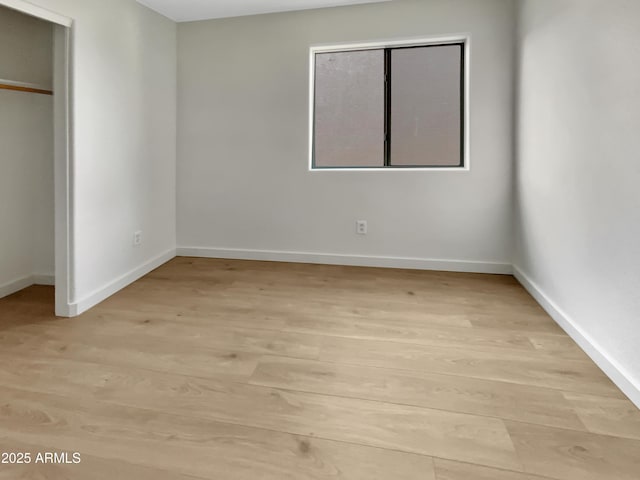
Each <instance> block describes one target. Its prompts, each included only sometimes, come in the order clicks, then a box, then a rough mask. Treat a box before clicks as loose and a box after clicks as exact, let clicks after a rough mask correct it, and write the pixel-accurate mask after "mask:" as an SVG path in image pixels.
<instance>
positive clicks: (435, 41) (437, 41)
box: [309, 33, 471, 173]
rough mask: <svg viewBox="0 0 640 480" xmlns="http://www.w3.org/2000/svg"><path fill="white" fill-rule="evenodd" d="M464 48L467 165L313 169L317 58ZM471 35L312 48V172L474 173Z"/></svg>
mask: <svg viewBox="0 0 640 480" xmlns="http://www.w3.org/2000/svg"><path fill="white" fill-rule="evenodd" d="M459 43H462V44H463V45H464V52H465V53H464V92H463V96H464V138H463V139H462V141H463V145H464V156H463V159H464V165H463V166H461V167H438V168H434V167H404V168H393V167H369V168H366V167H365V168H350V167H332V168H314V167H313V148H314V144H313V142H314V123H315V98H314V97H315V78H316V62H315V59H316V54H317V53H331V52H342V51H353V50H379V49H384V48H394V47H416V46H428V45H447V44H459ZM470 79H471V35H470V34H468V33H463V34H455V35H447V36H431V37H418V38H415V37H412V38H404V39H395V40H386V41H385V40H382V41H375V42H361V43H340V44H328V45H327V44H325V45H314V46H311V47H310V48H309V171H310V172H387V173H389V172H416V171H418V172H468V171H469V170H470V169H471V155H470V152H471V148H470V147H471V128H470V126H471V122H470V119H471V109H470V104H471V102H470V88H471V82H470Z"/></svg>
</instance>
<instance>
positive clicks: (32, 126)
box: [0, 7, 54, 294]
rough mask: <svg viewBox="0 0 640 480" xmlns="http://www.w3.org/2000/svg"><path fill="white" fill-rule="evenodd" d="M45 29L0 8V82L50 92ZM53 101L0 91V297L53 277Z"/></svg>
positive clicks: (49, 42) (49, 41)
mask: <svg viewBox="0 0 640 480" xmlns="http://www.w3.org/2000/svg"><path fill="white" fill-rule="evenodd" d="M52 59H53V28H52V26H51V24H49V23H47V22H43V21H40V20H37V19H35V18H33V17H30V16H28V15H23V14H21V13H18V12H16V11H15V10H10V9H8V8H4V7H0V79H3V80H13V81H19V82H27V83H33V84H37V85H40V86H42V87H45V88H49V89H50V88H51V85H52V75H53V61H52ZM53 213H54V212H53V99H52V97H51V96H48V95H40V94H34V93H24V92H17V91H11V90H0V294H1V293H2V291H3V289H2V286H3V285H7V284H13V283H14V282H16V281H18V280H21V279H24V278H25V277H30V276H32V275H40V276H53V274H54V252H53V247H54V231H53V230H54V228H53V226H54V218H53Z"/></svg>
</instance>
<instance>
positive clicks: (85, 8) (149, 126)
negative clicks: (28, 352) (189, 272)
mask: <svg viewBox="0 0 640 480" xmlns="http://www.w3.org/2000/svg"><path fill="white" fill-rule="evenodd" d="M32 3H34V4H36V5H37V6H40V7H43V8H47V9H49V10H51V11H53V12H55V13H58V14H60V15H64V16H67V17H70V18H72V19H73V20H74V24H73V49H72V64H73V74H72V79H71V82H72V93H71V95H72V102H73V108H72V122H73V142H74V148H73V171H72V176H73V179H72V186H71V189H72V202H73V204H72V211H73V231H72V238H71V241H72V245H73V251H72V267H71V269H72V285H71V303H72V304H77V305H78V308H79V309H80V310H83V309H85V308H88V307H89V306H91V305H93V304H94V303H96V302H98V301H100V300H101V299H103V298H104V297H105V296H107V295H109V294H110V293H113V292H114V291H115V290H117V289H118V288H120V287H122V286H124V285H125V284H126V283H128V282H129V281H131V280H133V279H135V277H137V276H139V275H140V274H142V273H145V272H146V270H148V269H149V268H151V266H153V265H155V264H157V263H158V262H161V261H163V260H164V259H166V258H170V256H171V255H173V251H174V248H175V153H176V143H175V121H176V25H175V23H174V22H172V21H171V20H169V19H167V18H165V17H163V16H161V15H159V14H157V13H155V12H153V11H152V10H149V9H147V8H146V7H143V6H141V5H139V4H137V3H136V2H135V1H134V0H109V1H104V0H32ZM137 230H142V231H143V238H144V244H143V245H142V246H141V247H139V248H134V247H133V233H134V232H135V231H137Z"/></svg>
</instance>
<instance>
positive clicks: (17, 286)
mask: <svg viewBox="0 0 640 480" xmlns="http://www.w3.org/2000/svg"><path fill="white" fill-rule="evenodd" d="M31 285H33V275H27V276H25V277H21V278H17V279H15V280H11V281H10V282H7V283H3V284H2V285H0V298H4V297H8V296H9V295H13V294H14V293H16V292H19V291H20V290H23V289H25V288H27V287H30V286H31Z"/></svg>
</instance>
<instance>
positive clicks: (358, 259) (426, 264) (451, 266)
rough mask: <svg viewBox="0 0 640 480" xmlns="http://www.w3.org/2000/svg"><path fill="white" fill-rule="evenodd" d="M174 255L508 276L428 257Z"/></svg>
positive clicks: (215, 251) (211, 251)
mask: <svg viewBox="0 0 640 480" xmlns="http://www.w3.org/2000/svg"><path fill="white" fill-rule="evenodd" d="M176 253H177V255H178V256H180V257H203V258H226V259H233V260H261V261H270V262H291V263H317V264H324V265H349V266H356V267H382V268H407V269H413V270H438V271H446V272H467V273H496V274H503V275H510V274H511V273H512V270H511V265H510V264H508V263H494V262H474V261H467V260H434V259H429V258H406V257H375V256H364V255H341V254H327V253H308V252H285V251H273V250H245V249H228V248H200V247H178V249H177V252H176Z"/></svg>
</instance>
